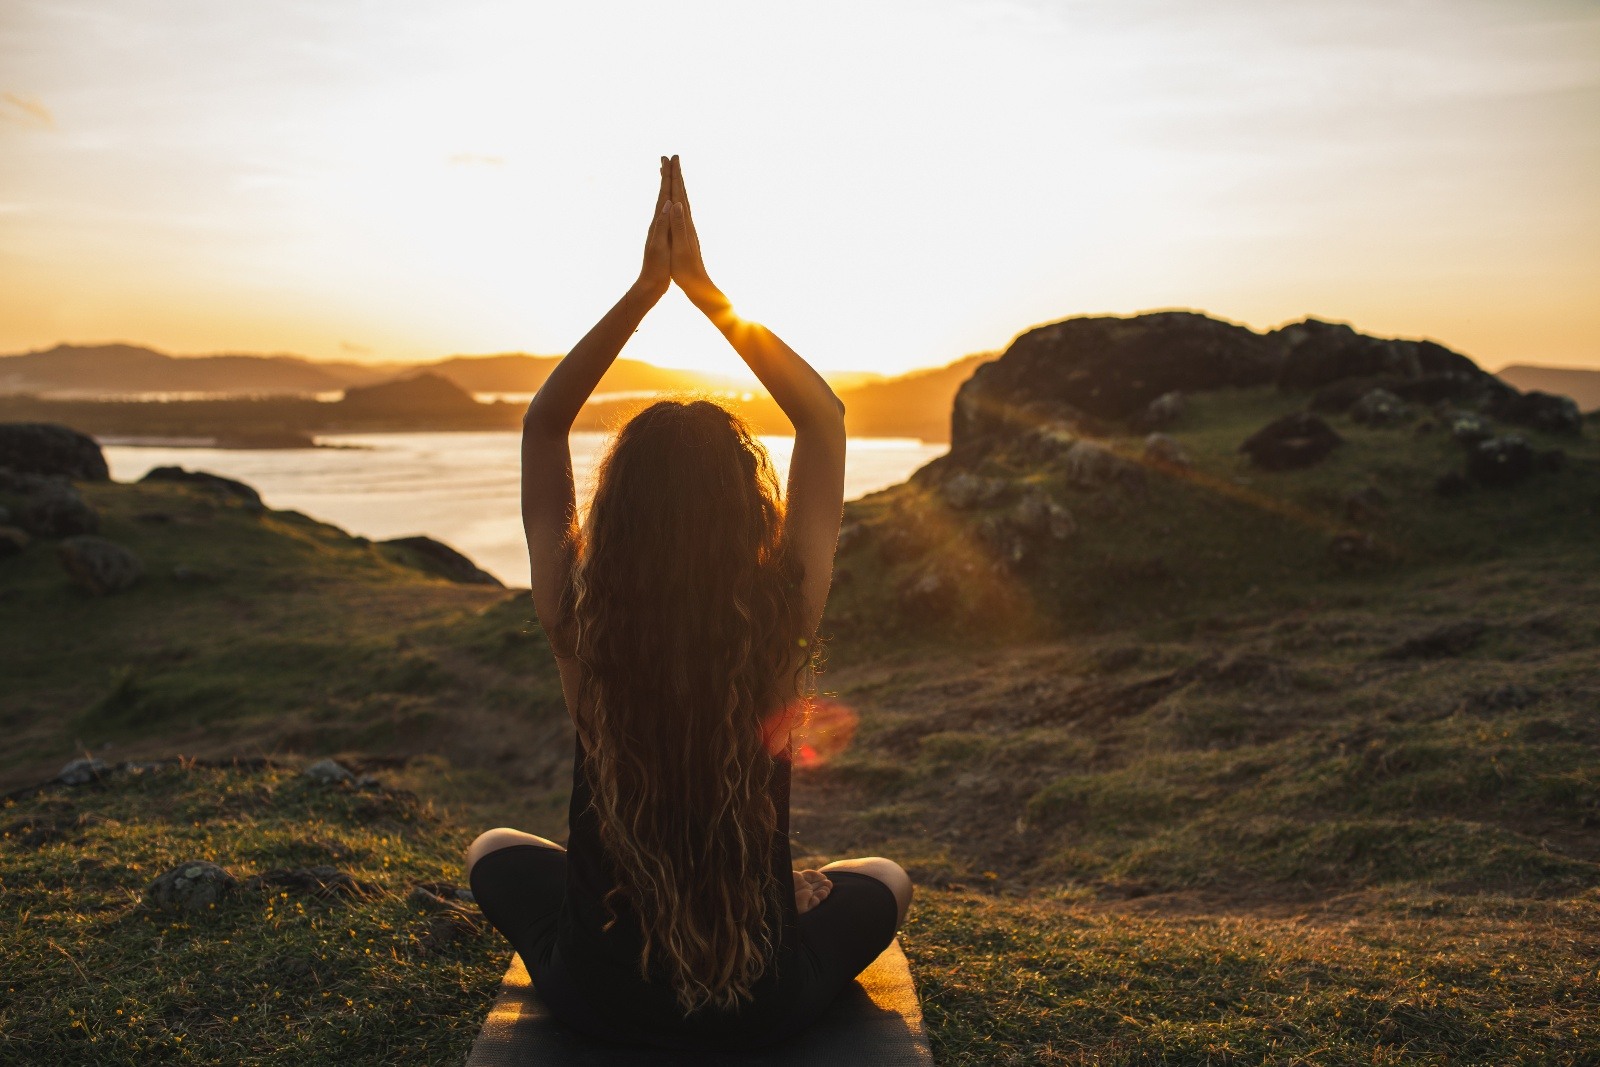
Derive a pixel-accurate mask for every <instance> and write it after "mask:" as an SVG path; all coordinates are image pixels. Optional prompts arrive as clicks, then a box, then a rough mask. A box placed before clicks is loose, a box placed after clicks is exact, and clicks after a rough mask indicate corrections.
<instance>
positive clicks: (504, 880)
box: [471, 845, 899, 1044]
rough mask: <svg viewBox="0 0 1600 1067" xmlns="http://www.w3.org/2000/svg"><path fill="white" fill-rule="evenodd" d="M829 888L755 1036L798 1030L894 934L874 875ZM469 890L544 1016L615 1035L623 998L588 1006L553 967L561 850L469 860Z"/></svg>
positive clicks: (895, 910) (885, 894)
mask: <svg viewBox="0 0 1600 1067" xmlns="http://www.w3.org/2000/svg"><path fill="white" fill-rule="evenodd" d="M826 873H827V875H828V878H829V880H830V881H832V882H833V889H832V891H830V892H829V894H828V896H827V897H826V898H825V899H824V900H823V901H822V902H821V903H820V904H818V905H816V906H815V907H813V908H812V909H811V910H810V911H808V912H806V913H805V914H804V915H801V916H800V919H799V932H800V940H801V945H800V951H801V952H802V953H803V954H804V955H805V956H806V957H807V964H808V966H807V967H806V968H805V970H806V972H807V973H808V974H809V975H810V978H809V980H808V981H807V983H806V985H805V988H804V989H803V990H802V991H801V995H799V996H797V997H792V998H790V999H789V1000H788V1001H787V1002H786V1005H785V1011H784V1014H783V1017H782V1019H781V1020H780V1021H779V1023H778V1025H775V1026H773V1027H772V1028H771V1030H770V1031H769V1032H768V1033H766V1034H764V1035H763V1037H762V1040H761V1041H760V1042H754V1043H752V1044H767V1043H771V1042H773V1041H780V1040H783V1039H784V1038H786V1037H788V1036H789V1035H791V1034H793V1033H795V1032H797V1031H799V1030H801V1029H803V1028H804V1027H805V1026H807V1025H808V1024H809V1023H811V1022H812V1021H813V1020H814V1019H816V1018H817V1017H818V1016H819V1015H821V1014H822V1012H823V1011H824V1010H826V1009H827V1007H828V1005H829V1004H831V1003H832V1002H833V1000H834V998H835V997H837V996H838V995H839V994H840V993H841V992H843V990H844V989H845V988H846V987H847V986H848V985H849V984H850V982H851V981H852V980H853V979H854V978H855V976H856V975H858V974H860V973H861V972H862V971H863V970H865V969H866V967H867V965H868V964H870V963H871V962H872V961H873V960H875V959H877V957H878V954H879V953H881V952H882V951H883V950H884V949H885V948H887V947H888V946H889V943H890V942H891V941H893V940H894V935H895V929H896V927H897V926H898V925H899V904H898V903H897V902H896V900H895V896H894V892H893V891H892V890H891V889H890V888H889V887H888V886H886V885H884V884H883V883H882V882H880V881H878V879H876V878H873V877H871V876H870V875H865V874H860V873H857V872H854V871H828V872H826ZM471 882H472V892H473V895H474V896H475V897H476V898H477V901H478V907H479V908H481V909H482V910H483V914H484V916H485V917H486V918H488V920H489V922H491V923H492V924H494V927H495V929H497V930H499V931H500V932H501V933H502V934H504V935H505V937H506V940H507V941H510V942H511V945H512V947H513V948H515V949H516V950H517V952H518V954H520V955H521V956H522V962H523V964H524V966H526V967H527V968H528V975H529V977H530V978H532V979H533V984H534V988H536V989H537V990H538V991H539V993H540V995H541V997H542V998H543V999H544V1002H545V1004H546V1006H548V1007H549V1009H550V1011H551V1013H552V1014H554V1015H555V1016H556V1017H557V1018H559V1019H561V1020H562V1021H563V1022H566V1023H567V1024H568V1025H570V1026H573V1027H575V1028H576V1029H579V1030H583V1031H585V1032H588V1033H590V1034H594V1035H596V1036H601V1037H611V1038H615V1037H616V1036H617V1035H618V1033H619V1031H620V1032H625V1030H626V1026H625V1024H626V1013H627V1005H626V1004H596V1003H592V1002H589V1001H586V1000H585V998H583V997H581V996H579V995H578V994H577V992H576V990H574V989H573V988H572V987H571V984H570V983H569V982H568V981H567V980H566V977H565V975H564V974H563V972H562V970H561V968H560V967H558V966H552V957H553V956H554V954H555V947H556V940H557V938H556V933H557V922H558V919H559V917H560V914H561V904H562V900H563V898H564V897H565V895H566V892H567V854H566V853H565V852H563V851H562V850H560V849H556V848H546V847H543V846H540V845H510V846H508V847H506V848H501V849H496V850H495V851H493V852H490V853H489V854H488V855H485V856H483V857H482V858H480V859H479V860H478V862H477V863H476V864H474V865H473V868H472V874H471Z"/></svg>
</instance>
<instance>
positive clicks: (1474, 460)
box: [1467, 433, 1534, 488]
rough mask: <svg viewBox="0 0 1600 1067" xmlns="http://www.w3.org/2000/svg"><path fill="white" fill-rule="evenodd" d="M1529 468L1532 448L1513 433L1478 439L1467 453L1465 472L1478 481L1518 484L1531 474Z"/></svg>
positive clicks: (1531, 461) (1532, 464)
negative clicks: (1482, 439)
mask: <svg viewBox="0 0 1600 1067" xmlns="http://www.w3.org/2000/svg"><path fill="white" fill-rule="evenodd" d="M1533 468H1534V453H1533V449H1531V448H1529V447H1528V442H1527V441H1525V440H1523V439H1522V437H1520V436H1519V435H1517V434H1514V433H1508V434H1506V435H1505V436H1503V437H1491V438H1489V439H1488V440H1487V441H1479V442H1478V443H1477V444H1476V445H1474V446H1472V449H1471V450H1470V451H1468V453H1467V475H1468V476H1469V477H1471V478H1472V480H1473V481H1475V482H1477V483H1478V484H1479V485H1488V486H1494V487H1496V488H1508V487H1510V486H1514V485H1518V484H1520V483H1521V482H1524V481H1526V480H1527V479H1528V478H1529V476H1531V475H1532V474H1533Z"/></svg>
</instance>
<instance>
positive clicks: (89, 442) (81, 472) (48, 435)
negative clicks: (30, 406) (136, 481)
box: [0, 422, 111, 482]
mask: <svg viewBox="0 0 1600 1067" xmlns="http://www.w3.org/2000/svg"><path fill="white" fill-rule="evenodd" d="M0 467H9V468H10V469H11V470H13V471H16V472H17V473H18V474H39V475H47V476H49V475H53V476H56V477H60V478H71V479H73V480H75V481H80V482H104V481H108V480H109V479H110V477H111V472H110V470H109V468H107V467H106V457H105V455H104V454H103V453H102V452H101V451H100V446H99V445H98V444H96V443H95V440H94V438H92V437H90V436H88V435H87V434H81V433H79V432H78V431H77V430H73V429H69V428H67V427H65V426H57V425H56V424H54V423H48V422H6V423H0Z"/></svg>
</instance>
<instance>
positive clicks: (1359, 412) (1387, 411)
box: [1350, 389, 1411, 426]
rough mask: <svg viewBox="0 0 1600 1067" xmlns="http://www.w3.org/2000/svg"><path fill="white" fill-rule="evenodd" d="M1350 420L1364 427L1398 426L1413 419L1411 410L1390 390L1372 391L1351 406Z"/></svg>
mask: <svg viewBox="0 0 1600 1067" xmlns="http://www.w3.org/2000/svg"><path fill="white" fill-rule="evenodd" d="M1350 418H1351V419H1352V420H1353V421H1355V422H1359V423H1361V424H1362V425H1363V426H1398V425H1400V424H1401V423H1403V422H1405V421H1406V420H1407V419H1409V418H1411V409H1410V408H1408V407H1407V406H1406V402H1405V401H1404V400H1401V399H1400V398H1399V397H1397V396H1395V395H1394V394H1393V393H1391V392H1389V390H1387V389H1372V390H1369V391H1368V392H1367V393H1365V394H1364V395H1363V396H1362V397H1361V399H1360V400H1357V401H1356V402H1355V403H1354V404H1352V405H1350Z"/></svg>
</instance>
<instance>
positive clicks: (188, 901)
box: [144, 860, 239, 912]
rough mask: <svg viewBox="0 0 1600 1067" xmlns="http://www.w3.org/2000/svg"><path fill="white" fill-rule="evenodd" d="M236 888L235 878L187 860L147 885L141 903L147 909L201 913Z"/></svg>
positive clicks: (203, 862) (205, 865) (207, 864)
mask: <svg viewBox="0 0 1600 1067" xmlns="http://www.w3.org/2000/svg"><path fill="white" fill-rule="evenodd" d="M238 885H239V882H238V879H236V878H234V877H233V875H231V874H229V873H228V872H227V871H226V870H224V869H223V868H221V867H219V866H217V865H216V864H215V863H210V862H208V861H206V860H190V861H189V862H188V863H180V864H178V865H177V866H176V867H173V868H172V869H171V870H169V871H167V872H165V873H164V874H162V875H160V876H159V877H158V878H156V880H155V881H153V882H151V883H150V885H149V886H148V887H146V889H145V891H144V900H145V903H146V904H148V905H149V906H150V907H152V908H159V909H161V910H162V911H181V912H196V911H204V910H206V909H207V908H209V907H211V906H212V905H213V904H216V903H218V902H219V901H221V900H222V899H223V898H224V897H226V896H227V895H228V894H229V893H231V892H233V891H234V889H235V888H237V887H238Z"/></svg>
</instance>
